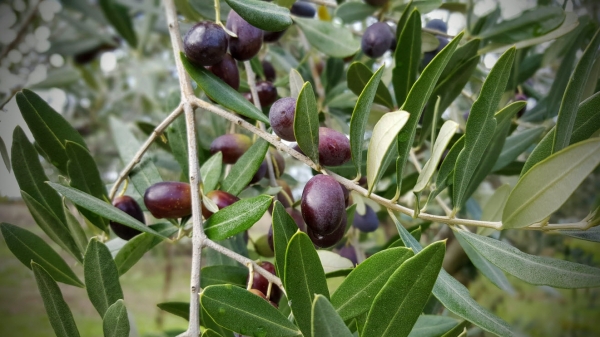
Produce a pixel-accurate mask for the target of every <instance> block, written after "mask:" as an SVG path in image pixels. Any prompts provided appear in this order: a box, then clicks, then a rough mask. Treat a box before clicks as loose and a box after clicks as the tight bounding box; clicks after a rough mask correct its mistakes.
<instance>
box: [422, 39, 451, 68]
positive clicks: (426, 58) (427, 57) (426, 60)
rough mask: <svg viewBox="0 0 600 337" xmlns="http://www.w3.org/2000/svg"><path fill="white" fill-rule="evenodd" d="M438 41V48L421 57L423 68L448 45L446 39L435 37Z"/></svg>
mask: <svg viewBox="0 0 600 337" xmlns="http://www.w3.org/2000/svg"><path fill="white" fill-rule="evenodd" d="M437 39H438V41H440V44H439V45H438V47H437V48H436V49H435V50H434V51H428V52H426V53H425V55H424V56H423V61H422V63H423V67H426V66H427V65H428V64H429V62H431V60H433V58H434V57H435V56H436V55H437V54H438V53H439V52H441V51H442V49H444V47H446V45H447V44H448V39H447V38H445V37H439V36H437Z"/></svg>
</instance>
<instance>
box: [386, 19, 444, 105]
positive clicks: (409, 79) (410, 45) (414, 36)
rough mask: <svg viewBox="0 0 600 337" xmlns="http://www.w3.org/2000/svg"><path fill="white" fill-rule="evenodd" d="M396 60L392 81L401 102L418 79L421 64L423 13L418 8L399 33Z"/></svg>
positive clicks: (397, 99) (397, 97) (397, 100)
mask: <svg viewBox="0 0 600 337" xmlns="http://www.w3.org/2000/svg"><path fill="white" fill-rule="evenodd" d="M398 29H400V28H398ZM434 39H435V38H434ZM435 40H436V41H437V39H435ZM394 60H395V63H396V66H395V67H394V70H393V71H392V83H393V84H394V94H395V95H396V102H398V104H401V103H404V101H405V100H406V97H407V96H408V93H409V91H410V88H412V86H413V84H414V83H415V81H416V80H417V72H418V69H419V64H421V14H420V13H419V11H418V10H416V9H414V10H413V11H412V13H411V14H410V16H409V19H408V21H407V22H406V25H405V26H404V28H403V29H402V32H401V33H400V35H399V39H398V45H397V47H396V52H395V53H394Z"/></svg>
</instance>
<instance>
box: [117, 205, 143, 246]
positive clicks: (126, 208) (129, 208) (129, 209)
mask: <svg viewBox="0 0 600 337" xmlns="http://www.w3.org/2000/svg"><path fill="white" fill-rule="evenodd" d="M112 204H113V206H115V207H116V208H118V209H120V210H121V211H123V212H125V213H127V214H129V215H131V216H132V217H133V218H134V219H136V220H137V221H139V222H141V223H143V224H145V223H146V221H145V219H144V212H142V209H141V208H140V205H138V203H137V201H135V199H133V198H132V197H130V196H126V195H124V196H121V197H116V198H115V199H114V200H113V203H112ZM109 224H110V228H112V230H113V232H115V234H116V235H117V236H118V237H120V238H121V239H123V240H127V241H129V240H131V239H132V238H133V237H134V236H136V235H138V234H140V233H141V232H140V231H138V230H137V229H133V228H131V227H127V226H125V225H123V224H121V223H118V222H115V221H110V223H109Z"/></svg>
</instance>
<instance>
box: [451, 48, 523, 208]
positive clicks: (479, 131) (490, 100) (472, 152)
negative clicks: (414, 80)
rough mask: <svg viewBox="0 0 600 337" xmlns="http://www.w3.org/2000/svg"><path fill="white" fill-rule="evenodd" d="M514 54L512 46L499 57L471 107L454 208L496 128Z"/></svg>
mask: <svg viewBox="0 0 600 337" xmlns="http://www.w3.org/2000/svg"><path fill="white" fill-rule="evenodd" d="M514 57H515V49H514V48H512V49H509V50H508V51H506V52H505V53H504V54H503V55H502V56H501V57H500V59H498V62H496V64H495V65H494V67H493V68H492V70H491V71H490V73H489V75H488V77H487V78H486V80H485V82H484V84H483V87H482V88H481V93H480V94H479V97H478V98H477V100H476V101H475V103H473V106H472V108H471V113H470V115H469V119H468V120H467V128H466V133H465V146H464V148H463V150H462V151H461V153H460V154H459V155H458V159H457V161H456V167H455V169H454V189H453V201H454V210H455V211H457V210H458V209H459V208H460V207H461V206H462V205H463V204H464V202H465V200H466V198H465V197H466V192H467V187H468V182H469V179H471V176H472V175H473V173H474V172H475V170H476V169H477V166H478V165H479V162H480V160H481V158H482V157H483V155H484V154H485V150H486V148H487V146H488V144H489V143H490V140H491V139H492V136H493V134H494V130H495V129H496V118H495V117H494V112H495V111H496V109H497V108H498V104H499V103H500V99H501V98H502V94H503V93H504V89H505V88H506V84H507V82H508V77H509V75H510V69H511V67H512V64H513V60H514ZM494 162H495V160H494Z"/></svg>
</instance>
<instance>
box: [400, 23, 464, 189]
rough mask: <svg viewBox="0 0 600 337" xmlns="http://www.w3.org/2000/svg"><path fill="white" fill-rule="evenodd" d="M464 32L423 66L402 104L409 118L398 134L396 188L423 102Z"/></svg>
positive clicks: (423, 105) (401, 175)
mask: <svg viewBox="0 0 600 337" xmlns="http://www.w3.org/2000/svg"><path fill="white" fill-rule="evenodd" d="M463 35H464V32H461V33H460V34H458V35H457V36H456V37H455V38H454V39H452V41H450V42H449V43H448V45H446V47H444V49H442V51H440V52H439V53H438V54H437V55H436V56H435V57H434V58H433V60H432V61H431V62H430V63H429V64H428V65H427V67H425V69H424V70H423V72H422V73H421V76H419V79H418V80H417V81H416V82H415V83H414V84H413V86H412V87H411V89H410V92H409V93H408V96H407V97H406V101H405V102H404V104H403V105H402V108H401V109H402V110H404V111H408V112H409V113H410V118H409V119H408V121H407V122H406V127H405V128H403V129H402V131H400V133H399V134H398V140H397V148H398V160H397V161H396V183H397V186H398V188H397V190H398V191H401V190H402V178H403V176H404V166H405V165H406V161H407V160H408V155H409V152H410V148H411V147H412V145H413V142H414V139H415V132H416V129H417V124H418V122H419V119H420V116H421V113H422V112H423V108H424V107H425V103H427V101H428V100H429V97H430V96H431V94H432V92H433V89H434V88H435V84H436V83H437V81H438V79H439V78H440V76H441V74H442V71H443V70H444V68H445V67H446V64H447V63H448V61H449V60H450V58H451V57H452V54H453V53H454V50H456V47H457V46H458V43H459V42H460V40H461V39H462V37H463Z"/></svg>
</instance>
